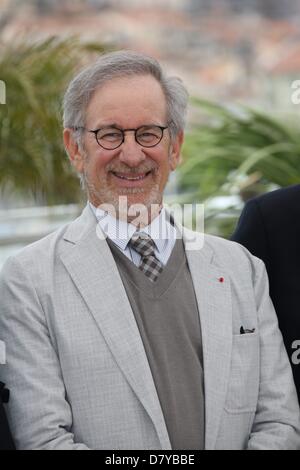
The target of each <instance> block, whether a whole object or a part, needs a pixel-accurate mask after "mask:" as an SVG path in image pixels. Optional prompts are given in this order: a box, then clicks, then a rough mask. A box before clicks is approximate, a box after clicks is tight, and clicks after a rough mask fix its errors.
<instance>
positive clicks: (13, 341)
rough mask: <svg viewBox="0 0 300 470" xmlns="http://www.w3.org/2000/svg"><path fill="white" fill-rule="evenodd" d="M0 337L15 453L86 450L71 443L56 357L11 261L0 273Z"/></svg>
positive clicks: (33, 296) (31, 291)
mask: <svg viewBox="0 0 300 470" xmlns="http://www.w3.org/2000/svg"><path fill="white" fill-rule="evenodd" d="M0 299H1V303H0V339H1V340H2V341H4V342H5V343H6V351H7V355H6V357H7V364H6V365H5V367H4V368H3V374H2V376H1V379H2V380H4V382H5V383H6V384H7V386H8V387H9V388H10V401H9V404H8V409H7V411H8V412H7V416H8V420H9V423H10V426H11V431H12V434H13V437H14V440H15V444H16V447H17V449H24V450H26V449H44V450H52V449H53V450H54V449H57V450H59V449H64V450H66V449H70V450H87V447H86V446H85V445H84V443H75V442H74V436H73V434H72V413H71V408H70V405H69V403H68V401H67V398H66V392H65V388H64V383H63V378H62V373H61V369H60V365H59V359H58V356H57V353H56V350H55V347H54V344H53V342H52V340H51V337H50V333H49V329H48V327H47V322H46V318H45V315H44V312H43V309H42V306H41V303H40V301H39V298H38V295H37V293H36V291H35V288H34V286H33V285H32V282H31V279H30V277H29V275H28V274H27V273H25V270H24V269H23V267H22V265H21V263H20V262H19V261H18V260H16V259H10V260H9V261H8V262H7V263H6V265H5V267H4V268H3V270H2V273H1V274H0Z"/></svg>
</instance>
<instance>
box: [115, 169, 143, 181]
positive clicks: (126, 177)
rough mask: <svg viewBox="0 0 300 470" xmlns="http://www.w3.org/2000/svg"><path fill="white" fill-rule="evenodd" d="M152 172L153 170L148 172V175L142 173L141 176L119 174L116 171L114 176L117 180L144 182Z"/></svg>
mask: <svg viewBox="0 0 300 470" xmlns="http://www.w3.org/2000/svg"><path fill="white" fill-rule="evenodd" d="M151 172H152V170H150V171H147V172H146V173H141V174H138V175H134V176H133V175H132V174H127V173H118V172H116V171H112V174H113V175H114V176H116V177H117V178H119V179H121V180H125V181H133V182H134V181H142V180H144V179H145V178H146V177H147V176H148V175H150V173H151Z"/></svg>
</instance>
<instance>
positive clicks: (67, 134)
mask: <svg viewBox="0 0 300 470" xmlns="http://www.w3.org/2000/svg"><path fill="white" fill-rule="evenodd" d="M63 139H64V144H65V148H66V151H67V153H68V155H69V159H70V161H71V164H72V165H73V167H74V168H75V170H76V171H77V173H83V169H84V155H83V153H82V151H81V150H80V149H79V146H78V143H77V142H76V140H75V139H74V131H73V129H70V128H66V129H64V132H63Z"/></svg>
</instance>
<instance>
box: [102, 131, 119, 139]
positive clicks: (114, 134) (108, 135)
mask: <svg viewBox="0 0 300 470" xmlns="http://www.w3.org/2000/svg"><path fill="white" fill-rule="evenodd" d="M100 139H103V140H110V141H111V140H119V139H122V134H120V132H106V133H105V134H101V135H100Z"/></svg>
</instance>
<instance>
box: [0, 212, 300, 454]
mask: <svg viewBox="0 0 300 470" xmlns="http://www.w3.org/2000/svg"><path fill="white" fill-rule="evenodd" d="M183 233H184V242H185V244H186V246H187V239H188V237H190V236H191V235H193V236H195V234H193V233H192V232H190V231H188V230H184V231H183ZM197 236H198V235H197ZM199 237H200V235H199ZM186 254H187V259H188V263H189V268H190V271H191V276H192V279H193V283H194V288H195V293H196V297H197V302H198V306H199V312H200V321H201V327H202V336H203V357H204V376H205V414H206V416H205V448H206V449H246V448H248V449H294V448H300V433H299V407H298V402H297V398H296V392H295V387H294V384H293V381H292V375H291V370H290V365H289V361H288V358H287V355H286V352H285V349H284V346H283V342H282V338H281V334H280V332H279V330H278V327H277V320H276V315H275V313H274V309H273V306H272V304H271V301H270V299H269V296H268V282H267V276H266V273H265V269H264V265H263V263H262V262H261V261H260V260H258V259H257V258H255V257H253V256H251V255H250V254H249V253H248V252H247V250H246V249H244V248H243V247H241V246H240V245H238V244H237V243H234V242H229V241H226V240H223V239H219V238H216V237H211V236H207V237H205V242H204V246H203V248H202V249H197V250H196V251H195V250H194V251H186ZM221 277H223V278H224V282H220V280H219V279H220V278H221ZM0 299H1V304H0V340H3V341H5V343H6V347H7V364H6V365H5V366H4V367H3V368H2V370H1V373H2V380H4V381H5V382H6V384H7V386H8V387H9V388H10V389H11V400H10V404H9V408H8V417H9V421H10V425H11V428H12V432H13V435H14V438H15V442H16V445H17V447H18V448H19V449H87V448H90V449H170V440H169V436H168V432H167V428H166V424H165V421H164V417H163V414H162V410H161V407H160V403H159V399H158V396H157V392H156V389H155V385H154V382H153V378H152V375H151V371H150V368H149V364H148V360H147V357H146V354H145V350H144V347H143V343H142V340H141V337H140V334H139V331H138V327H137V324H136V322H135V318H134V315H133V312H132V309H131V306H130V303H129V301H128V298H127V295H126V292H125V290H124V287H123V284H122V281H121V278H120V275H119V272H118V269H117V266H116V264H115V262H114V258H113V256H112V255H111V252H110V249H109V247H108V245H107V243H106V241H105V240H100V239H99V237H98V236H97V234H96V219H95V217H94V214H92V212H91V210H90V208H89V207H86V208H85V210H84V211H83V213H82V215H81V216H80V217H79V218H78V219H77V220H75V221H74V222H72V223H71V224H70V225H68V226H66V227H64V228H63V229H60V230H59V231H57V232H55V233H54V234H52V235H50V236H48V237H46V238H44V239H43V240H40V241H39V242H37V243H35V244H33V245H31V246H29V247H27V248H25V249H24V250H23V251H22V252H21V253H20V254H19V255H17V256H15V257H14V258H11V259H10V260H9V261H8V262H7V263H6V265H5V267H4V269H3V271H2V274H1V279H0ZM241 326H243V327H244V328H247V329H252V328H255V332H254V333H248V334H247V333H246V334H243V335H241V334H240V327H241ZM174 413H176V410H174Z"/></svg>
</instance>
